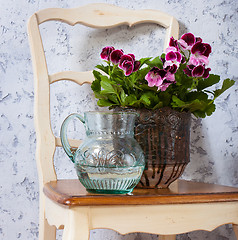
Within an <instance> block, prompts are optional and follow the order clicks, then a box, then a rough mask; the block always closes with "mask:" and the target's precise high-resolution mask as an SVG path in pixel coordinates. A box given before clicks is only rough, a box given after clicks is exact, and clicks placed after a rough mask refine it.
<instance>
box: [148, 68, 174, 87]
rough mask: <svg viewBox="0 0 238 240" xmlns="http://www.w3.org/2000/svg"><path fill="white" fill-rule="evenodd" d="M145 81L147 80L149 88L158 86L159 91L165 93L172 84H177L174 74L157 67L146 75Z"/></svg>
mask: <svg viewBox="0 0 238 240" xmlns="http://www.w3.org/2000/svg"><path fill="white" fill-rule="evenodd" d="M145 80H147V82H148V86H149V87H154V86H156V87H158V90H161V91H165V90H166V89H167V88H168V86H169V85H170V84H172V83H175V77H174V74H171V73H170V72H167V71H165V70H164V69H159V68H157V67H153V68H152V69H151V70H150V71H149V72H148V73H147V74H146V76H145Z"/></svg>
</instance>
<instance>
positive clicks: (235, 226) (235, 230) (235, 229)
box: [232, 224, 238, 240]
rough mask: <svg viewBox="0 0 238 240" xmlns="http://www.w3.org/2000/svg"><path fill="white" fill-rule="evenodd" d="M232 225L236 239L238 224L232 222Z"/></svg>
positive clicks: (237, 237)
mask: <svg viewBox="0 0 238 240" xmlns="http://www.w3.org/2000/svg"><path fill="white" fill-rule="evenodd" d="M232 226H233V231H234V233H235V235H236V239H237V240H238V225H237V224H233V225H232Z"/></svg>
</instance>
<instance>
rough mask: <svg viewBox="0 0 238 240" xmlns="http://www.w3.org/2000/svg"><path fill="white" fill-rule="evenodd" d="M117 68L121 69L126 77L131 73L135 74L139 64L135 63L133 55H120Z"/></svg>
mask: <svg viewBox="0 0 238 240" xmlns="http://www.w3.org/2000/svg"><path fill="white" fill-rule="evenodd" d="M118 66H119V68H121V69H122V70H123V71H124V73H125V75H126V76H129V75H130V74H131V73H132V72H136V71H137V70H138V69H139V67H140V62H139V61H135V56H134V55H133V54H127V55H122V56H121V59H120V62H119V65H118Z"/></svg>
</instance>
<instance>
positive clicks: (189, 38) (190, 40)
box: [178, 33, 196, 50]
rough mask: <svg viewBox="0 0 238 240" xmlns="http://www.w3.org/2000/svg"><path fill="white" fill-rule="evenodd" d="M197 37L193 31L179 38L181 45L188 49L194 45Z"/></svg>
mask: <svg viewBox="0 0 238 240" xmlns="http://www.w3.org/2000/svg"><path fill="white" fill-rule="evenodd" d="M195 41H196V39H195V36H194V35H193V34H192V33H185V34H183V36H182V37H181V38H180V39H179V40H178V42H179V43H180V45H181V47H182V48H183V49H186V50H190V49H191V48H192V46H193V45H194V43H195Z"/></svg>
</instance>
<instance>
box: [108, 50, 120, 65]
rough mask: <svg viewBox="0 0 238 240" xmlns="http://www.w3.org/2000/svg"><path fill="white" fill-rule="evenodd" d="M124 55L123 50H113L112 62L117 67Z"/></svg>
mask: <svg viewBox="0 0 238 240" xmlns="http://www.w3.org/2000/svg"><path fill="white" fill-rule="evenodd" d="M122 55H123V51H122V50H119V49H117V50H113V51H112V52H111V55H110V60H111V62H112V63H113V64H115V65H117V64H118V63H119V62H120V60H121V57H122Z"/></svg>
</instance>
